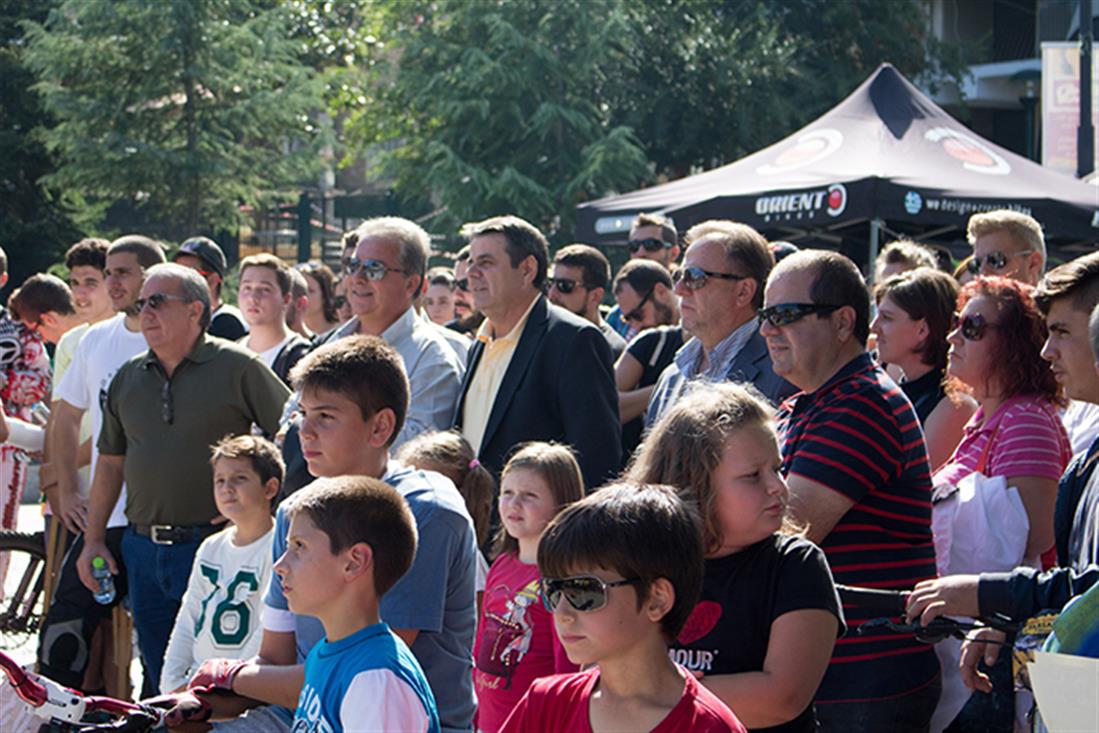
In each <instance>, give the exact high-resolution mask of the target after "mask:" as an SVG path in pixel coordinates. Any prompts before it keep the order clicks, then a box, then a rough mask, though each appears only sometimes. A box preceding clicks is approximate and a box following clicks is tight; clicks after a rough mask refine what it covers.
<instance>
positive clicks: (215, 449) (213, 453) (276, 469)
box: [210, 435, 286, 487]
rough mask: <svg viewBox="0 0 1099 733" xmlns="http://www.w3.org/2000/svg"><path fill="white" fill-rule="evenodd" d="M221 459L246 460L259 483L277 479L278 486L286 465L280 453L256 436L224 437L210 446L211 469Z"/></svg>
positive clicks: (268, 441)
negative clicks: (257, 477)
mask: <svg viewBox="0 0 1099 733" xmlns="http://www.w3.org/2000/svg"><path fill="white" fill-rule="evenodd" d="M223 458H247V459H248V461H249V462H250V463H251V464H252V470H253V471H255V472H256V475H257V476H259V480H260V483H264V484H266V483H267V482H268V481H270V480H271V479H278V482H279V486H280V487H281V486H282V480H283V478H284V477H285V476H286V464H285V463H283V462H282V451H280V450H279V447H278V446H277V445H275V444H274V443H272V442H271V441H270V440H267V439H266V438H261V437H259V436H257V435H226V436H225V437H224V438H222V439H221V440H219V441H218V442H216V443H214V444H213V445H212V446H210V466H211V468H212V467H213V466H214V465H216V464H217V462H218V461H220V460H221V459H223Z"/></svg>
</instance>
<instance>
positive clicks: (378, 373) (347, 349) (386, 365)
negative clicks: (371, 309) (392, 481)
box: [290, 335, 409, 446]
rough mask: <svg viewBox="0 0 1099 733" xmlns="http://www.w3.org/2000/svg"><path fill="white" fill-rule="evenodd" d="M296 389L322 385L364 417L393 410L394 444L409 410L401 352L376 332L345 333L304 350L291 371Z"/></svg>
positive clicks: (389, 443) (391, 443) (390, 438)
mask: <svg viewBox="0 0 1099 733" xmlns="http://www.w3.org/2000/svg"><path fill="white" fill-rule="evenodd" d="M290 379H291V381H292V382H293V384H294V389H296V390H297V391H299V392H305V391H307V390H317V389H323V390H326V391H328V392H335V393H337V394H341V395H343V396H345V397H347V398H348V399H349V400H351V401H352V402H354V403H355V404H356V405H358V406H359V411H360V412H361V413H362V418H363V420H369V419H370V418H371V416H373V415H374V414H375V413H377V412H378V411H379V410H384V409H387V408H388V409H390V410H392V411H393V416H394V425H393V434H392V435H390V436H389V441H388V442H387V443H386V445H387V446H389V445H393V441H394V440H396V439H397V434H398V433H400V432H401V427H402V426H404V421H405V416H406V415H407V414H408V395H409V387H408V377H407V376H406V375H405V370H404V362H402V361H401V357H400V355H399V354H398V353H397V352H396V351H395V350H394V349H393V347H392V346H390V345H389V344H387V343H386V342H385V341H383V340H382V339H380V338H378V337H377V336H362V335H356V336H347V337H345V338H341V339H338V340H336V341H333V342H332V343H329V344H325V345H324V346H321V347H320V348H319V349H317V350H316V351H314V352H312V353H310V354H307V355H306V356H305V357H303V358H302V360H301V361H299V362H298V363H297V364H296V365H295V366H294V368H293V369H292V370H291V372H290Z"/></svg>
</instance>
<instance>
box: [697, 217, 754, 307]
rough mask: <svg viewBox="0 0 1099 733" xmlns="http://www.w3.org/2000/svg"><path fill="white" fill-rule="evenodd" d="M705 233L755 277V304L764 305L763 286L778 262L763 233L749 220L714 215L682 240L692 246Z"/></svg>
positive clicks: (730, 259) (728, 256) (742, 268)
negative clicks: (730, 219)
mask: <svg viewBox="0 0 1099 733" xmlns="http://www.w3.org/2000/svg"><path fill="white" fill-rule="evenodd" d="M703 237H706V238H707V239H712V240H715V241H717V242H718V243H719V244H720V245H721V248H722V250H724V252H725V259H726V261H727V262H729V264H731V265H734V266H736V267H738V268H740V269H741V270H743V272H742V273H739V274H744V275H747V276H748V277H750V278H752V279H753V280H755V282H756V292H755V295H754V296H752V305H753V306H754V307H755V308H760V307H761V306H762V305H763V286H764V285H765V284H766V283H767V276H768V275H770V274H771V270H772V269H773V268H774V266H775V256H774V254H772V252H771V245H769V244H768V243H767V240H766V239H764V238H763V235H762V234H760V233H759V232H757V231H756V230H755V229H753V228H752V227H750V226H748V225H747V224H740V223H738V222H735V221H727V220H723V219H711V220H710V221H704V222H702V223H701V224H695V225H694V226H693V227H691V228H690V229H688V230H687V233H686V234H685V235H684V236H683V241H684V243H685V244H686V245H687V246H688V247H690V246H691V245H692V244H693V243H694V242H697V241H698V240H700V239H702V238H703Z"/></svg>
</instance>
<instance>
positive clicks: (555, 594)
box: [538, 575, 641, 613]
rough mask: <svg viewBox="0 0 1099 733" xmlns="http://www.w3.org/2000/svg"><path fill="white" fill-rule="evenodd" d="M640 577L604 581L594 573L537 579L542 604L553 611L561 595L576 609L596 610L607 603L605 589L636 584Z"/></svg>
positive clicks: (559, 601)
mask: <svg viewBox="0 0 1099 733" xmlns="http://www.w3.org/2000/svg"><path fill="white" fill-rule="evenodd" d="M640 582H641V578H627V579H625V580H614V581H611V582H609V583H608V582H606V581H604V580H600V579H599V578H597V577H595V576H594V575H577V576H575V577H572V578H542V579H541V580H539V581H538V586H539V587H538V591H539V595H541V596H542V605H543V606H545V607H546V610H547V611H549V612H550V613H553V610H554V609H555V608H557V605H558V604H559V603H561V596H562V595H563V596H565V598H567V599H568V601H569V605H570V606H572V607H573V608H574V609H576V610H577V611H598V610H599V609H600V608H602V607H603V606H605V605H607V589H608V588H617V587H618V586H621V585H636V584H637V583H640Z"/></svg>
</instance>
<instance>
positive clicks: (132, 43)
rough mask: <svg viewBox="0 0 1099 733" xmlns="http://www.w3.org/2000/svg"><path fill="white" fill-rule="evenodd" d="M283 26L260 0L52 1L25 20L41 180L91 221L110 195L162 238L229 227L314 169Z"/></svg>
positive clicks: (276, 10) (301, 79)
mask: <svg viewBox="0 0 1099 733" xmlns="http://www.w3.org/2000/svg"><path fill="white" fill-rule="evenodd" d="M290 25H291V24H290V22H289V20H288V13H287V8H286V7H284V6H282V5H279V4H275V3H269V2H262V1H261V0H170V1H166V2H153V3H150V2H147V0H113V1H112V2H86V0H64V2H62V3H61V5H60V6H59V7H58V8H57V9H55V10H53V11H51V12H50V13H49V15H48V17H47V19H46V20H45V22H43V23H31V24H28V26H27V29H28V36H29V38H30V42H31V43H30V48H29V51H28V60H29V63H30V65H31V66H32V67H33V68H34V70H35V71H36V73H37V75H38V77H39V80H40V81H39V83H38V85H37V89H38V90H39V92H40V93H41V94H42V96H43V99H44V100H45V104H46V107H47V109H48V110H49V111H50V112H51V113H52V114H53V115H54V116H55V117H56V119H57V124H56V125H54V126H52V127H51V128H49V129H48V130H46V131H45V133H44V139H45V141H46V144H47V146H48V147H49V149H50V150H51V151H53V152H54V153H56V154H57V155H58V157H59V159H60V160H61V165H60V167H59V168H58V169H57V171H56V172H54V173H53V174H51V175H49V176H48V177H47V181H48V183H50V184H51V185H53V186H56V187H58V188H59V189H62V190H64V191H66V192H67V193H68V194H69V195H71V196H74V197H80V198H81V199H82V200H83V201H84V202H85V204H86V206H87V210H88V211H89V212H90V214H91V218H93V219H97V218H98V217H99V216H101V215H102V213H103V211H104V209H105V207H107V206H109V205H111V204H116V203H119V202H121V203H123V204H125V205H128V206H130V207H133V208H134V209H135V210H136V211H138V212H140V213H141V214H142V215H143V217H144V219H145V221H146V222H149V226H148V227H147V230H148V229H159V233H161V234H166V235H168V236H181V235H186V234H190V233H194V232H197V231H213V230H215V229H217V228H221V227H229V228H235V225H236V222H237V220H238V217H239V211H240V205H241V204H251V205H258V204H262V203H265V202H266V201H268V200H270V199H271V198H273V197H277V196H279V195H280V193H281V194H285V193H286V191H285V189H286V188H287V187H290V186H293V185H294V184H297V183H299V182H301V181H302V180H303V179H306V178H307V177H308V175H310V173H311V172H312V171H314V170H315V169H316V165H317V157H316V148H317V143H318V138H319V136H320V131H319V130H318V129H317V128H316V124H315V122H314V118H313V117H312V116H311V113H312V112H313V111H315V110H316V109H317V108H318V106H319V103H320V97H319V92H318V86H317V84H316V82H315V80H314V79H313V74H312V71H311V69H310V67H308V66H307V65H305V64H303V63H302V62H301V58H300V57H301V55H302V53H303V47H302V44H301V43H298V42H295V41H294V40H292V39H291V38H290V37H289V29H290ZM153 222H160V224H159V226H158V225H154V224H153Z"/></svg>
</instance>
